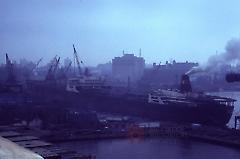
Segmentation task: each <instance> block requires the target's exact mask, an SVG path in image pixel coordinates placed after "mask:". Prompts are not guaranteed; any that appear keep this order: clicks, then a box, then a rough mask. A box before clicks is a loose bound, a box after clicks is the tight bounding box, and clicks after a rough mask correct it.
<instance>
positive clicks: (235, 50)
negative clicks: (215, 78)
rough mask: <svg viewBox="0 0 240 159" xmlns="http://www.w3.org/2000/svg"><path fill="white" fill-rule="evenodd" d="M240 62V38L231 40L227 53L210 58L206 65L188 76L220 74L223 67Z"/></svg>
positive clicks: (190, 72) (228, 43) (192, 71)
mask: <svg viewBox="0 0 240 159" xmlns="http://www.w3.org/2000/svg"><path fill="white" fill-rule="evenodd" d="M239 62H240V38H233V39H231V40H229V41H228V42H227V44H226V46H225V51H224V52H222V53H220V54H216V55H213V56H210V57H209V58H208V61H207V63H206V64H204V65H200V66H198V67H194V68H192V69H191V70H189V71H188V72H187V73H186V74H187V75H191V74H195V73H198V72H218V71H220V70H221V67H223V66H225V65H229V64H236V63H239Z"/></svg>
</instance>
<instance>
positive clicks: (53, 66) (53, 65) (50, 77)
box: [45, 56, 60, 80]
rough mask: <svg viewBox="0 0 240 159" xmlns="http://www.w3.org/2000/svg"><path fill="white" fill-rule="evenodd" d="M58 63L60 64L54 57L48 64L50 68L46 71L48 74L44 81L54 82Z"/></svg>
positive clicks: (58, 59)
mask: <svg viewBox="0 0 240 159" xmlns="http://www.w3.org/2000/svg"><path fill="white" fill-rule="evenodd" d="M59 62H60V57H58V58H57V56H55V57H54V58H53V60H52V62H51V63H50V67H49V69H48V73H47V75H46V78H45V80H55V73H56V71H57V68H58V64H59Z"/></svg>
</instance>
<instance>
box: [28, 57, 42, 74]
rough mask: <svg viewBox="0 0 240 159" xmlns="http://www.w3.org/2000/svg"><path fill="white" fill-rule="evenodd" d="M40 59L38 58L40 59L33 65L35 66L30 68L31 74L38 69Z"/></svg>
mask: <svg viewBox="0 0 240 159" xmlns="http://www.w3.org/2000/svg"><path fill="white" fill-rule="evenodd" d="M42 59H43V58H40V59H39V60H38V61H37V63H36V64H35V66H34V67H33V68H32V70H31V73H33V71H34V70H35V69H36V68H37V67H38V65H39V64H40V62H42Z"/></svg>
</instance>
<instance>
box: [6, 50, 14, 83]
mask: <svg viewBox="0 0 240 159" xmlns="http://www.w3.org/2000/svg"><path fill="white" fill-rule="evenodd" d="M6 71H7V80H6V82H7V83H16V75H15V74H14V71H13V63H12V62H11V60H10V59H9V57H8V54H7V53H6Z"/></svg>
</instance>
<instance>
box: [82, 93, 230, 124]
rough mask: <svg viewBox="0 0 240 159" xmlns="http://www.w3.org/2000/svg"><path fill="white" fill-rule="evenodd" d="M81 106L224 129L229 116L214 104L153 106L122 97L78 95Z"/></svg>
mask: <svg viewBox="0 0 240 159" xmlns="http://www.w3.org/2000/svg"><path fill="white" fill-rule="evenodd" d="M79 96H80V98H79V100H80V101H81V102H83V104H87V106H88V107H90V108H91V109H94V110H96V111H98V112H108V113H115V114H122V115H133V116H138V117H142V118H148V119H152V120H159V121H172V122H178V123H199V124H204V125H216V126H225V125H226V124H227V123H228V122H229V120H230V118H231V116H232V113H233V108H234V107H233V106H226V105H222V104H217V103H213V102H212V103H207V102H205V103H197V104H196V105H186V104H179V103H178V104H154V103H148V102H147V100H136V99H129V98H127V97H126V96H125V97H124V96H122V97H113V96H104V95H94V94H92V93H90V94H86V93H79Z"/></svg>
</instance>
